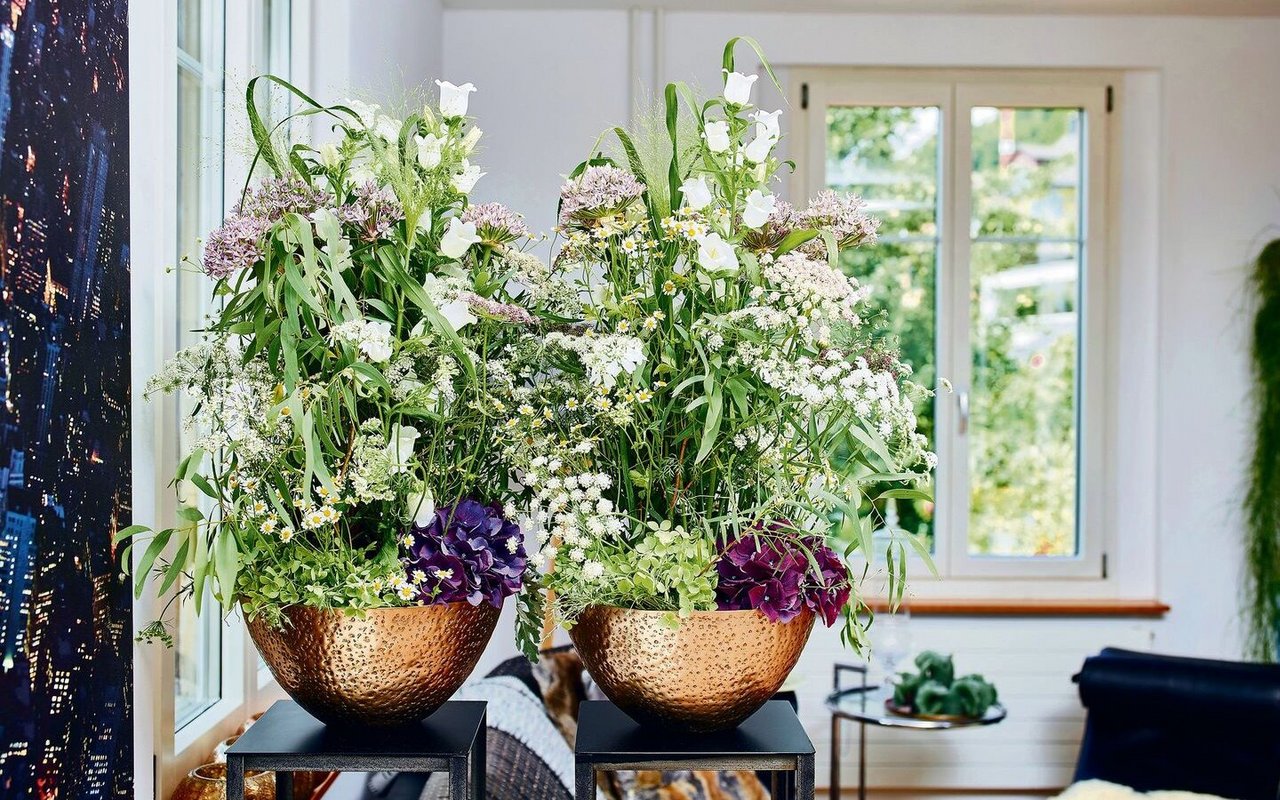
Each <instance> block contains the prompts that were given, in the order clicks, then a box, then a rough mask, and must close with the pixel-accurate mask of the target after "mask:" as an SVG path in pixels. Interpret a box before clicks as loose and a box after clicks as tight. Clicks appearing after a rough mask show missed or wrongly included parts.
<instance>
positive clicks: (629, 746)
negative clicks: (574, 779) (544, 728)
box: [575, 700, 813, 762]
mask: <svg viewBox="0 0 1280 800" xmlns="http://www.w3.org/2000/svg"><path fill="white" fill-rule="evenodd" d="M575 752H576V753H577V756H578V758H579V759H580V760H584V761H596V762H600V761H610V760H616V761H628V760H636V761H644V760H649V759H655V758H659V757H666V758H669V759H684V758H688V759H690V760H693V759H698V758H718V757H743V756H745V757H750V756H753V755H754V756H771V755H811V754H812V753H813V743H812V742H811V741H809V736H808V735H807V734H806V733H805V732H804V728H803V727H801V725H800V720H799V719H797V718H796V712H795V710H794V709H793V708H792V707H791V704H790V703H788V702H786V701H785V700H770V701H769V702H767V703H765V704H764V706H763V707H761V709H760V710H759V711H757V712H756V713H755V714H752V715H751V716H750V717H749V718H747V721H746V722H744V723H742V724H741V725H740V726H738V727H737V728H734V729H733V730H728V731H717V732H715V733H685V732H681V731H674V730H671V729H669V728H662V727H644V726H641V725H640V724H639V723H637V722H636V721H635V720H633V719H631V717H628V716H627V715H626V713H624V712H623V711H622V710H621V709H619V708H618V707H617V706H615V705H614V704H613V703H610V702H607V701H598V700H593V701H589V702H586V703H583V704H582V707H581V710H580V711H579V716H578V739H577V746H576V748H575Z"/></svg>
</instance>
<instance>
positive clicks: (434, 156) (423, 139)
mask: <svg viewBox="0 0 1280 800" xmlns="http://www.w3.org/2000/svg"><path fill="white" fill-rule="evenodd" d="M414 141H416V142H417V144H418V164H419V165H420V166H421V167H422V168H423V169H435V168H436V167H438V166H440V153H441V151H442V150H443V149H444V140H443V139H441V138H440V137H439V136H436V135H435V134H434V133H428V134H427V135H426V136H416V137H414Z"/></svg>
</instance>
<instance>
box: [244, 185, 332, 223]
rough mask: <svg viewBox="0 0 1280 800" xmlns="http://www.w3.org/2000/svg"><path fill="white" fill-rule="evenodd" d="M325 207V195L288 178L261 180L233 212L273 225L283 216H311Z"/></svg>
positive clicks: (327, 201)
mask: <svg viewBox="0 0 1280 800" xmlns="http://www.w3.org/2000/svg"><path fill="white" fill-rule="evenodd" d="M328 204H329V193H328V192H326V191H324V190H323V189H317V188H315V187H314V186H312V185H311V184H309V183H307V182H306V181H304V180H303V179H302V178H300V177H298V176H297V175H288V176H286V177H283V178H267V179H265V180H263V181H261V182H260V183H259V184H258V185H257V186H256V187H254V190H253V191H252V192H250V193H249V195H248V196H247V197H245V198H244V201H243V202H241V203H240V205H239V206H238V207H237V208H236V213H237V214H242V215H244V216H247V217H258V218H260V219H265V220H266V221H268V222H276V221H277V220H279V219H280V218H281V217H283V216H284V215H285V214H289V213H294V214H304V215H305V214H310V213H311V212H313V211H315V210H316V209H318V208H323V207H324V206H326V205H328Z"/></svg>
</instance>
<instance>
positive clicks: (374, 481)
mask: <svg viewBox="0 0 1280 800" xmlns="http://www.w3.org/2000/svg"><path fill="white" fill-rule="evenodd" d="M262 80H266V81H272V82H275V83H276V84H279V85H281V86H283V87H284V88H285V89H287V90H288V91H290V92H292V93H293V94H294V95H295V96H296V97H297V98H298V99H299V101H300V104H301V105H302V106H303V110H302V111H300V112H298V113H297V114H295V115H294V117H295V118H297V117H301V118H306V117H310V116H313V115H322V116H323V117H324V118H325V119H327V120H330V121H332V130H333V134H334V140H333V141H331V142H328V143H325V144H321V145H318V146H311V145H309V144H307V143H305V142H302V141H289V140H286V139H284V138H283V136H282V135H281V132H282V131H284V130H286V123H287V122H288V120H285V121H282V122H280V123H279V124H277V125H276V126H275V127H274V128H272V129H268V128H267V126H266V124H265V123H264V122H263V119H262V116H261V115H260V113H259V112H258V110H257V109H256V108H255V106H254V104H253V102H252V98H253V96H254V94H253V92H254V84H255V83H257V82H258V81H262ZM438 83H439V85H440V93H439V101H438V103H437V104H436V106H435V107H434V108H432V107H427V108H424V109H421V110H418V111H415V112H414V113H411V114H409V115H407V116H405V117H403V118H399V117H392V116H390V115H388V114H386V113H384V112H383V111H382V110H381V109H379V108H378V107H377V106H373V105H366V104H364V103H359V102H355V101H349V102H347V103H345V104H340V105H334V106H323V105H321V104H319V103H317V102H316V101H314V100H312V99H311V98H309V97H307V96H306V95H305V94H303V93H302V92H300V91H298V90H297V89H296V88H294V87H292V86H290V85H289V84H287V83H286V82H284V81H281V80H279V79H277V78H274V77H271V76H264V78H259V79H255V80H254V81H252V82H251V83H250V86H249V98H250V102H249V104H248V113H249V121H250V127H251V129H252V131H253V134H254V138H255V142H256V147H257V158H256V159H255V165H260V166H262V167H264V168H265V171H266V173H267V174H266V175H265V177H263V178H261V180H258V181H257V182H256V183H254V184H253V185H252V186H248V187H246V190H245V192H244V194H243V197H242V199H241V201H240V202H239V204H238V205H237V206H236V208H235V210H234V211H233V212H232V214H231V215H230V216H229V217H228V218H227V220H226V221H225V222H224V223H223V225H222V226H221V227H219V228H218V229H216V230H214V231H213V232H212V233H210V234H209V236H208V238H207V240H206V241H205V242H204V247H203V256H202V258H200V259H199V260H198V261H192V262H188V263H184V264H183V265H182V268H184V269H190V270H195V271H198V272H200V273H202V274H205V275H207V276H209V278H211V279H212V286H213V296H214V298H215V300H216V302H217V307H216V310H215V311H214V312H213V314H212V315H211V317H210V319H209V320H208V322H207V325H206V326H205V328H204V333H203V337H202V341H200V343H199V344H197V345H195V346H193V347H190V348H187V349H185V350H183V351H181V352H179V353H178V354H177V355H176V356H175V357H174V358H173V360H172V361H170V362H169V363H168V364H167V365H166V366H165V367H164V368H163V370H162V371H161V372H160V373H159V374H157V375H156V376H154V377H153V378H152V379H151V381H150V383H149V384H148V387H147V391H148V393H149V394H151V393H168V392H181V393H184V394H186V395H187V396H188V397H190V399H191V404H190V409H191V410H190V414H189V416H188V419H187V424H188V425H189V426H190V427H191V430H192V431H193V434H194V437H195V446H194V448H193V449H192V450H191V452H189V453H187V454H186V455H185V457H184V458H183V459H182V461H181V463H180V465H179V466H178V469H177V474H176V475H175V478H174V485H175V487H176V490H177V494H178V500H179V507H178V517H179V520H180V521H179V523H178V524H177V525H175V526H173V527H169V528H164V529H161V530H158V531H155V532H154V533H153V532H152V531H150V530H149V529H146V528H144V527H142V526H132V527H130V528H128V529H126V530H124V531H122V532H121V538H122V539H130V540H131V544H130V547H134V546H140V545H138V544H135V543H136V542H139V541H146V540H147V539H148V537H149V541H146V543H145V545H141V546H143V547H144V548H145V549H144V550H143V552H142V555H141V557H140V559H139V560H138V562H137V569H136V573H135V580H136V589H137V591H138V592H139V593H141V592H142V591H143V589H144V586H145V585H146V583H147V582H148V581H149V580H154V582H155V584H156V589H157V590H158V591H159V592H160V594H162V595H167V594H169V593H171V592H175V597H177V596H182V597H186V598H188V599H189V600H190V601H191V602H194V603H195V606H196V609H197V611H199V610H200V609H201V606H202V602H203V600H204V598H205V597H206V596H207V595H208V596H212V598H213V599H214V600H215V601H216V602H217V603H218V604H219V605H220V607H221V611H222V612H223V613H224V614H225V613H231V612H232V611H233V610H234V609H235V607H236V606H237V605H238V606H239V608H240V609H241V610H242V612H243V614H244V616H245V618H246V620H247V623H248V626H249V631H250V633H251V635H252V636H253V639H254V641H255V642H256V643H257V645H258V648H259V650H260V652H261V653H262V656H263V658H264V659H265V661H266V663H267V665H268V666H269V667H270V668H271V670H272V672H273V673H274V674H275V677H276V678H277V680H278V681H279V682H280V684H281V685H282V687H283V688H284V689H285V690H286V691H287V692H289V693H290V694H291V695H292V696H293V697H294V698H295V699H297V700H298V702H299V703H300V704H301V705H303V706H304V707H305V708H306V709H307V710H308V711H310V712H311V713H312V714H313V715H315V716H317V717H318V718H320V719H322V720H325V721H328V722H355V723H367V724H396V723H401V722H405V721H409V720H415V719H420V718H422V717H424V716H426V715H427V714H429V713H430V712H431V711H432V710H434V709H435V708H436V707H437V706H438V705H439V704H440V703H442V702H443V701H444V700H446V699H447V698H448V697H449V695H451V694H452V693H453V692H454V691H455V690H456V688H457V687H458V685H459V684H460V683H461V682H462V680H463V679H465V677H466V676H467V674H468V673H469V672H470V671H471V669H472V667H474V665H475V662H476V659H477V658H478V657H479V655H480V653H481V652H482V651H483V649H484V647H485V645H486V643H487V642H488V640H489V637H490V635H491V634H492V631H493V628H494V625H495V624H496V621H497V618H498V613H499V609H500V607H501V605H502V603H503V601H504V599H505V598H506V597H508V596H510V595H511V594H513V593H515V592H516V591H517V590H518V589H519V587H520V584H521V579H522V575H523V573H524V569H525V551H524V546H523V540H522V536H521V531H520V529H519V527H518V525H517V523H516V520H515V516H514V507H513V506H512V505H511V504H510V502H509V500H510V499H511V498H512V496H513V495H512V491H511V485H510V482H509V480H508V477H509V474H510V468H509V463H508V458H507V455H506V453H505V452H504V450H503V448H502V442H501V440H500V439H498V438H495V435H494V433H495V430H496V428H497V426H498V425H499V424H500V423H501V421H502V420H503V419H505V416H504V411H505V409H507V408H508V407H509V406H510V405H511V404H512V401H513V392H514V391H515V388H516V385H517V383H518V382H519V380H520V378H519V376H520V375H521V374H522V373H523V372H524V371H526V370H527V369H529V368H530V367H529V365H528V364H526V363H525V362H524V361H522V358H521V353H529V352H533V350H530V349H529V348H527V347H524V346H523V343H524V342H525V340H526V339H529V338H531V337H533V335H534V333H533V331H534V322H535V320H534V318H533V317H532V316H530V314H529V313H528V312H527V311H526V310H525V309H524V307H523V306H522V305H521V302H520V299H519V298H517V297H513V296H512V294H511V291H512V289H511V288H509V287H514V286H516V284H515V283H514V282H512V281H510V280H509V279H510V278H511V277H512V276H519V275H520V274H522V273H524V272H528V271H530V270H532V271H534V272H537V271H538V266H537V264H538V262H537V259H534V258H532V257H531V256H528V255H526V254H524V253H522V252H521V251H520V246H521V243H522V242H524V241H525V240H526V239H527V236H528V231H527V230H526V228H525V225H524V222H523V221H522V219H521V218H520V217H519V216H518V215H516V214H514V213H513V212H511V211H509V210H508V209H506V208H505V207H503V206H500V205H498V204H493V203H489V204H483V205H473V204H471V203H470V202H469V200H468V195H469V193H470V191H471V189H472V187H473V186H474V184H475V182H476V181H477V180H478V179H479V178H480V176H481V175H483V173H482V172H480V168H479V166H477V165H476V164H474V163H473V162H472V160H471V159H472V157H473V151H474V148H475V146H476V143H477V141H478V140H479V138H480V130H479V129H478V128H476V127H474V125H472V123H471V121H470V120H469V118H468V117H467V115H466V112H467V99H468V96H469V94H470V92H471V91H473V90H474V87H472V86H471V85H470V84H464V85H462V86H454V85H453V84H450V83H444V82H438ZM531 264H532V265H533V266H530V265H531ZM128 550H129V548H126V552H125V559H126V561H125V563H126V564H127V563H128V558H129V553H128ZM175 590H176V591H175ZM144 634H146V635H151V636H153V637H161V638H163V637H165V636H166V634H165V631H164V627H163V623H162V622H157V623H156V624H155V625H153V626H152V627H150V628H149V629H147V630H146V631H144Z"/></svg>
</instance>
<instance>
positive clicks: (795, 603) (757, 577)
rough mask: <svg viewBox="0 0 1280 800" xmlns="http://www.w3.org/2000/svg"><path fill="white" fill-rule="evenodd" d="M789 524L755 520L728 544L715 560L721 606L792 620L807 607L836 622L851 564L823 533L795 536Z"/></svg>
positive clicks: (718, 604) (845, 595)
mask: <svg viewBox="0 0 1280 800" xmlns="http://www.w3.org/2000/svg"><path fill="white" fill-rule="evenodd" d="M789 527H790V524H789V523H787V522H785V521H782V522H774V523H770V524H769V525H767V526H763V527H762V526H757V527H756V532H751V531H749V532H747V533H744V534H743V535H742V536H740V537H739V538H738V539H736V540H734V541H733V542H730V543H729V544H728V545H727V546H726V547H725V548H724V550H723V551H722V553H721V555H720V559H719V560H718V561H717V562H716V574H717V575H718V576H719V581H718V582H717V585H716V607H717V608H719V609H720V610H722V611H733V610H741V609H750V608H754V609H756V610H758V611H759V612H760V613H762V614H764V615H765V616H766V617H768V618H769V619H770V620H771V621H773V622H790V621H791V620H793V619H795V617H796V616H797V615H799V613H800V611H801V610H802V609H803V608H806V607H807V608H810V609H812V610H813V611H815V612H817V613H818V615H819V616H821V617H822V621H823V622H824V623H825V624H826V625H827V626H831V625H832V624H834V623H835V621H836V619H838V618H839V616H840V609H842V608H844V606H845V605H846V604H847V603H848V602H849V593H850V592H851V590H852V588H853V582H852V580H851V579H850V577H849V569H848V567H847V566H845V564H844V562H843V561H841V560H840V557H839V556H837V555H836V553H835V551H833V550H832V549H831V548H830V547H828V546H827V545H826V544H825V543H824V542H823V540H822V537H820V536H806V537H803V538H800V539H797V538H795V537H794V536H789V535H788V534H787V532H786V531H787V529H788V528H789ZM806 551H807V552H806ZM809 553H812V555H813V558H814V561H816V562H817V565H818V568H819V573H818V574H815V573H814V571H813V568H812V564H811V563H810V561H809Z"/></svg>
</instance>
